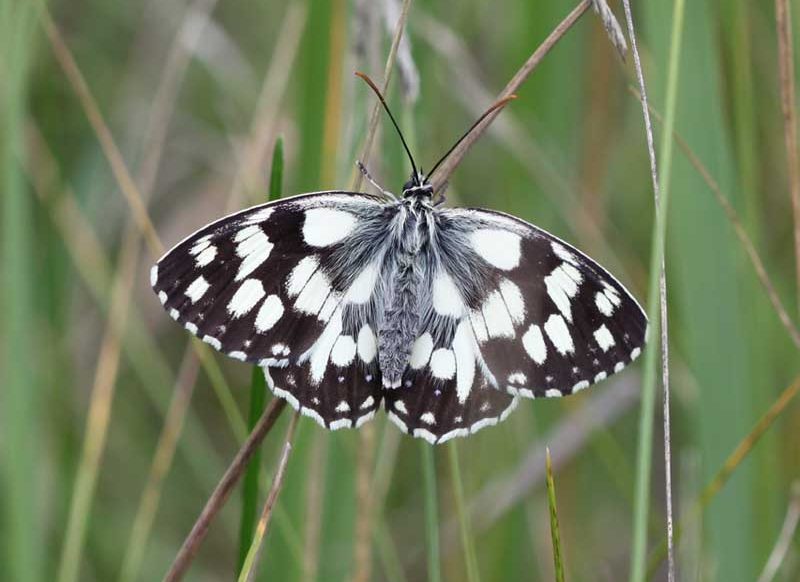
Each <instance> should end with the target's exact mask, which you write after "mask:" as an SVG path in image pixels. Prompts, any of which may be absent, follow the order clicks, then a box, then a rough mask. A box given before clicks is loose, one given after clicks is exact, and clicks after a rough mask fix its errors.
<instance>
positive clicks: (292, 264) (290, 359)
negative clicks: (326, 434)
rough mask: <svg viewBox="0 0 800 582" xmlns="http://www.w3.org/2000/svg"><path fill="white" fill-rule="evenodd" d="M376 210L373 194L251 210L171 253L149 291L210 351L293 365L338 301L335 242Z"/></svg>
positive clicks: (325, 196)
mask: <svg viewBox="0 0 800 582" xmlns="http://www.w3.org/2000/svg"><path fill="white" fill-rule="evenodd" d="M380 208H381V204H380V202H379V201H377V200H376V199H375V198H373V197H371V196H367V195H363V194H352V193H341V192H325V193H319V194H310V195H303V196H298V197H294V198H289V199H285V200H281V201H278V202H273V203H270V204H265V205H262V206H257V207H254V208H251V209H248V210H246V211H243V212H239V213H236V214H233V215H230V216H227V217H225V218H223V219H221V220H218V221H217V222H214V223H213V224H210V225H208V226H206V227H204V228H202V229H201V230H199V231H197V232H196V233H194V234H193V235H191V236H189V237H188V238H186V239H185V240H184V241H182V242H181V243H179V244H178V245H176V246H175V247H174V248H173V249H172V250H171V251H169V252H168V253H167V254H166V255H165V256H164V257H163V258H162V259H161V260H160V261H158V263H157V264H156V265H155V266H154V267H153V270H152V274H151V283H152V285H153V288H154V290H155V291H156V293H157V294H158V297H159V299H160V300H161V302H162V304H164V307H165V309H167V311H168V312H169V314H170V315H171V316H172V317H173V319H175V320H177V321H178V322H179V323H181V324H183V326H184V327H185V328H186V329H187V330H189V331H190V332H191V333H193V334H194V335H196V336H198V337H200V338H201V339H203V340H204V341H205V342H207V343H209V344H210V345H212V346H213V347H214V348H216V349H217V350H219V351H221V352H223V353H226V354H228V355H230V356H231V357H234V358H236V359H239V360H243V361H247V362H252V363H255V364H258V365H261V366H279V367H286V366H289V365H296V364H298V363H299V361H300V360H301V358H302V356H303V355H304V354H306V353H307V352H308V350H309V349H311V348H312V347H313V346H314V345H315V343H316V342H317V341H318V339H319V337H320V336H321V335H322V334H323V332H324V331H325V329H326V326H327V324H328V321H329V320H330V319H331V317H332V315H333V314H334V312H335V311H336V310H337V308H338V307H339V303H340V302H341V300H342V292H343V291H344V285H346V284H347V274H346V273H345V274H344V275H342V270H343V267H342V266H337V265H336V262H337V260H338V259H337V252H338V251H339V249H340V247H341V245H342V241H344V240H346V239H347V238H348V237H349V236H350V235H351V233H352V231H353V230H354V229H355V228H356V227H357V226H358V222H359V220H361V218H362V217H363V216H364V215H367V216H371V215H373V214H375V213H376V212H377V213H379V210H380ZM344 267H345V269H344V270H347V267H348V266H347V265H344ZM351 270H352V269H351Z"/></svg>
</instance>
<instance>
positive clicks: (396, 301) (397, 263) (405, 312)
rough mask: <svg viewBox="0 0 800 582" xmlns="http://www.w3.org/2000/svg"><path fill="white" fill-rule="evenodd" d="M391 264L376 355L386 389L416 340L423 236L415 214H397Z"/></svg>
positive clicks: (399, 374)
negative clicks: (392, 261)
mask: <svg viewBox="0 0 800 582" xmlns="http://www.w3.org/2000/svg"><path fill="white" fill-rule="evenodd" d="M398 220H401V221H403V223H402V227H401V228H400V229H399V234H398V238H397V241H396V242H397V247H398V248H397V252H396V253H395V255H394V256H395V260H394V264H393V265H392V266H391V267H390V268H389V273H390V276H389V279H390V280H389V284H388V298H387V299H388V300H387V302H386V304H385V310H384V314H383V321H382V323H381V326H380V328H379V330H378V355H379V363H380V368H381V375H382V376H383V385H384V387H386V388H398V387H399V386H400V382H401V378H402V375H403V371H404V370H405V368H406V366H407V365H408V360H409V357H410V355H411V347H412V345H413V344H414V340H415V339H416V338H417V335H418V332H419V327H420V321H421V315H420V309H419V304H420V292H421V291H422V289H421V287H422V283H423V281H424V269H425V265H424V264H423V257H422V255H421V249H422V246H423V233H422V232H421V230H422V229H420V225H421V222H420V221H419V219H418V217H417V215H416V214H415V213H412V212H409V213H405V212H401V216H399V217H398Z"/></svg>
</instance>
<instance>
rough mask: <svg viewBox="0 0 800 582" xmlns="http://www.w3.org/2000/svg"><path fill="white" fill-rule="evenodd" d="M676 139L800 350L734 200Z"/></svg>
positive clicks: (655, 115)
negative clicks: (730, 227) (733, 203)
mask: <svg viewBox="0 0 800 582" xmlns="http://www.w3.org/2000/svg"><path fill="white" fill-rule="evenodd" d="M629 90H630V91H631V93H632V94H633V95H634V96H635V97H636V98H637V99H639V98H640V95H639V93H638V92H637V91H636V90H635V89H633V88H630V89H629ZM648 107H649V109H650V112H651V113H652V114H653V118H654V119H655V120H656V121H658V122H659V123H663V118H662V117H661V114H660V113H659V112H658V110H656V109H655V108H654V107H653V106H652V105H649V106H648ZM672 138H673V139H674V140H675V143H676V144H677V145H678V147H679V148H680V150H681V151H682V152H683V154H684V155H685V156H686V159H687V160H689V163H690V164H692V166H693V167H694V169H695V170H696V171H697V173H698V174H700V177H701V178H702V179H703V181H704V182H705V183H706V185H707V186H708V188H709V190H711V193H712V194H714V198H715V199H716V201H717V203H718V204H719V205H720V206H721V207H722V210H723V211H724V212H725V217H726V218H727V219H728V221H729V222H730V223H731V226H732V227H733V230H734V232H735V233H736V236H737V238H738V239H739V242H740V243H741V245H742V247H743V248H744V250H745V252H746V253H747V256H748V258H749V259H750V262H751V263H752V265H753V269H754V270H755V273H756V277H758V281H759V283H761V286H762V287H763V288H764V291H765V292H766V294H767V297H768V298H769V301H770V303H772V307H773V309H774V310H775V313H776V314H777V315H778V319H779V320H780V322H781V324H782V325H783V327H784V328H785V329H786V332H787V333H788V334H789V337H790V338H791V340H792V342H793V343H794V345H795V346H797V348H798V349H800V330H798V329H797V326H796V325H795V324H794V322H793V321H792V318H791V317H790V316H789V313H788V312H787V311H786V308H785V307H784V305H783V302H782V301H781V298H780V296H779V295H778V291H777V290H776V288H775V285H774V283H773V282H772V279H771V278H770V276H769V274H768V273H767V269H766V267H765V266H764V261H763V260H761V256H760V255H759V254H758V251H757V250H756V247H755V245H754V244H753V241H752V239H751V238H750V236H749V235H748V234H747V230H745V227H744V224H743V223H742V220H741V219H740V218H739V214H738V213H737V212H736V209H735V208H734V207H733V205H732V204H731V203H730V201H729V200H728V197H727V196H726V195H725V194H724V193H723V192H722V189H721V188H720V186H719V183H717V181H716V180H715V179H714V177H713V176H712V175H711V172H709V170H708V168H707V167H706V166H705V164H703V162H702V160H700V158H699V157H698V156H697V154H695V153H694V150H692V148H691V146H690V145H689V143H688V142H687V141H686V140H685V139H684V138H683V137H682V136H681V135H680V134H679V133H678V132H677V131H673V132H672Z"/></svg>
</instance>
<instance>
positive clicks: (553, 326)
mask: <svg viewBox="0 0 800 582" xmlns="http://www.w3.org/2000/svg"><path fill="white" fill-rule="evenodd" d="M544 331H545V333H547V337H549V338H550V341H551V342H553V346H555V348H556V350H558V353H560V354H561V355H562V356H563V355H565V354H569V353H571V352H574V351H575V346H574V345H573V343H572V336H571V335H569V330H568V329H567V324H566V322H565V321H564V318H563V317H561V316H560V315H555V314H553V315H551V316H550V317H548V318H547V321H546V322H545V324H544Z"/></svg>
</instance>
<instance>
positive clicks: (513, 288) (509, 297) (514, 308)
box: [500, 279, 525, 325]
mask: <svg viewBox="0 0 800 582" xmlns="http://www.w3.org/2000/svg"><path fill="white" fill-rule="evenodd" d="M500 294H501V295H502V296H503V301H505V304H506V309H508V314H509V315H510V316H511V321H513V322H514V323H515V324H517V325H519V324H520V323H522V322H523V321H525V300H524V299H523V298H522V292H521V291H520V290H519V287H518V286H517V285H516V284H515V283H513V282H511V281H509V280H508V279H503V280H502V281H501V282H500Z"/></svg>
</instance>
